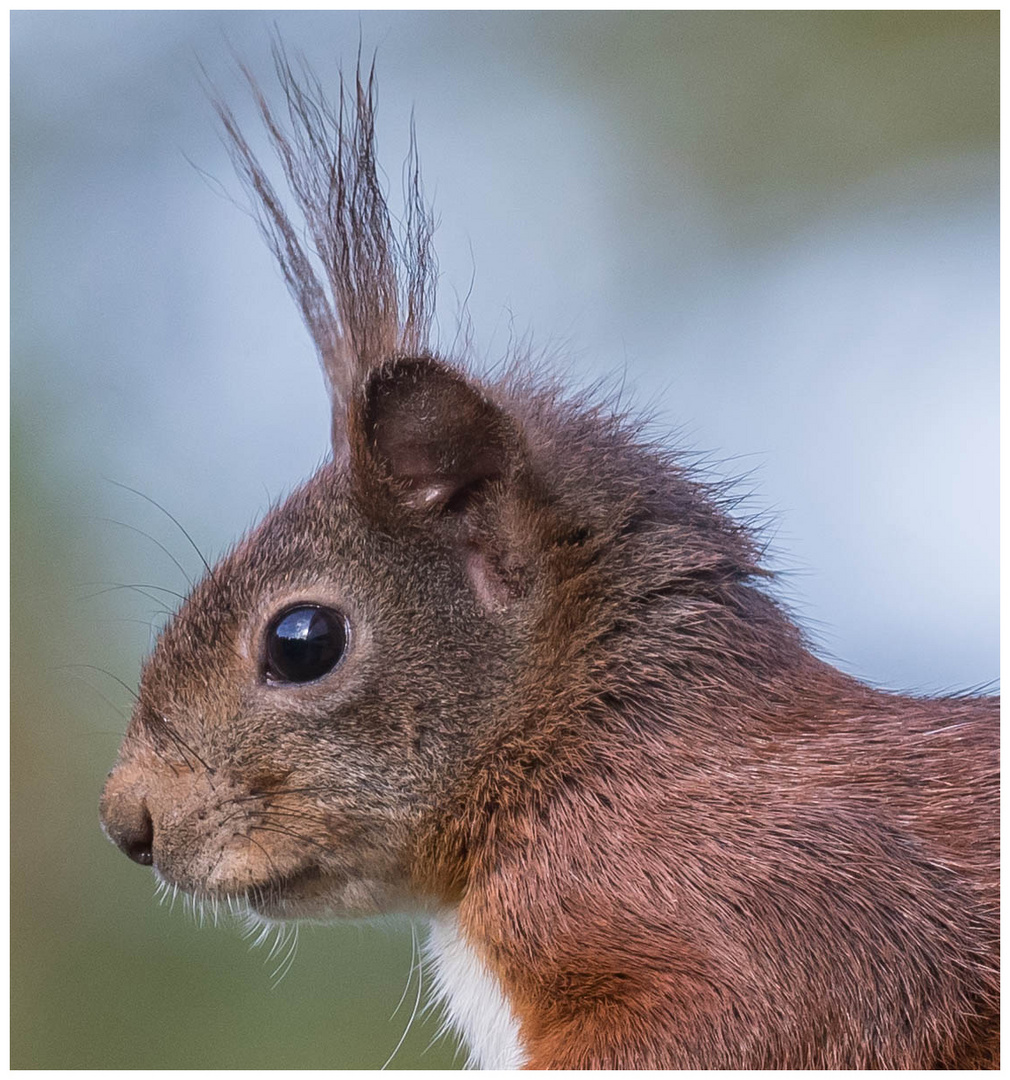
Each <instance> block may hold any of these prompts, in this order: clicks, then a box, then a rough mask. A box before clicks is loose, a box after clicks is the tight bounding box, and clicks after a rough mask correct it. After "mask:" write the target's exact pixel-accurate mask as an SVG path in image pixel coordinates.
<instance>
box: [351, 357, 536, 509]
mask: <svg viewBox="0 0 1010 1080" xmlns="http://www.w3.org/2000/svg"><path fill="white" fill-rule="evenodd" d="M363 426H364V431H363V435H364V441H365V443H366V447H367V451H368V453H369V456H370V457H371V459H372V461H373V462H374V463H375V464H376V465H377V466H378V468H379V471H380V474H381V475H382V476H383V477H384V478H385V479H387V480H391V481H393V485H394V487H395V489H396V490H397V491H398V493H399V494H400V497H401V501H402V502H404V503H405V504H406V505H408V506H409V507H411V508H413V509H426V508H438V509H441V510H448V511H453V510H461V509H463V508H464V507H465V505H466V504H467V503H468V502H469V500H470V499H471V498H472V497H473V495H474V494H476V493H477V492H478V491H479V490H480V489H481V488H482V487H483V486H484V485H485V484H487V483H489V482H491V481H494V480H497V479H502V478H503V477H505V476H506V474H507V473H508V472H509V471H510V468H511V465H512V462H513V460H514V457H515V454H516V450H517V438H516V434H515V431H514V428H513V426H512V424H511V423H510V422H509V420H508V419H507V417H506V416H505V415H504V414H503V413H502V411H501V410H500V409H499V408H498V407H497V406H496V405H494V404H493V403H492V402H490V401H489V400H488V399H487V398H486V397H485V396H484V395H483V394H482V393H481V392H480V390H479V389H478V388H476V387H475V386H473V385H472V384H471V383H469V382H468V381H467V380H466V379H465V378H464V377H463V376H462V375H461V374H460V373H458V372H457V371H454V370H453V369H452V368H450V367H448V366H447V365H445V364H442V363H441V362H439V361H437V360H432V359H428V358H412V359H402V360H395V361H392V362H390V363H388V364H386V365H384V366H383V367H381V368H379V369H378V370H377V371H376V372H375V373H374V374H373V375H372V377H371V380H370V382H369V384H368V387H367V390H366V397H365V414H364V425H363Z"/></svg>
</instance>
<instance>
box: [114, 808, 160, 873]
mask: <svg viewBox="0 0 1010 1080" xmlns="http://www.w3.org/2000/svg"><path fill="white" fill-rule="evenodd" d="M119 846H120V847H121V848H122V849H123V851H124V852H125V853H126V854H127V855H128V856H129V858H131V859H133V861H134V862H135V863H140V865H141V866H150V865H151V864H152V863H153V862H154V853H153V847H154V823H153V822H152V821H151V815H150V814H149V813H148V812H147V807H145V808H144V816H143V817H142V818H141V820H140V821H138V822H137V823H136V826H135V828H134V829H131V830H130V831H129V832H127V833H125V834H124V835H123V837H122V841H121V843H120V845H119Z"/></svg>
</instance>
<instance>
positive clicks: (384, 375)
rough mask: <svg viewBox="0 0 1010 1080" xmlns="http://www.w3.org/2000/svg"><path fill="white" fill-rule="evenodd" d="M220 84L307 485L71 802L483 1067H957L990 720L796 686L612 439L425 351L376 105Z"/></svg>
mask: <svg viewBox="0 0 1010 1080" xmlns="http://www.w3.org/2000/svg"><path fill="white" fill-rule="evenodd" d="M276 61H277V68H278V73H279V77H280V81H281V85H282V88H283V92H284V97H283V102H284V109H283V113H278V112H277V111H275V110H274V108H273V107H272V106H271V105H270V103H269V102H268V101H267V99H266V97H265V96H264V95H263V94H262V92H261V91H260V90H259V89H258V87H257V85H256V83H255V82H254V81H253V80H250V84H251V85H252V87H253V92H254V94H255V96H256V99H257V103H258V106H259V111H260V114H261V116H262V119H263V121H264V122H265V125H266V129H267V132H268V134H269V137H270V140H271V143H272V146H273V148H274V150H275V151H276V152H277V154H278V156H279V160H280V163H281V166H282V168H283V171H284V173H285V175H286V180H287V182H288V184H289V186H290V188H291V192H292V195H293V198H294V200H295V203H296V204H297V207H298V209H299V211H300V214H301V216H302V219H303V221H301V222H297V223H296V220H295V219H293V218H292V217H291V216H289V214H288V211H287V210H286V209H285V206H284V204H283V201H282V199H281V196H280V195H279V194H278V192H277V191H276V190H275V188H274V186H273V185H272V183H271V181H270V180H269V178H268V176H267V173H266V172H265V170H264V169H263V167H262V166H261V164H260V162H259V161H258V159H257V157H256V156H255V155H254V153H253V151H252V149H251V148H250V146H249V144H248V142H247V141H246V139H245V138H244V136H243V134H242V132H241V131H240V129H239V127H238V125H237V123H236V120H235V118H234V115H233V113H232V112H231V111H230V110H229V108H228V107H227V106H226V105H224V104H222V103H220V102H218V103H217V111H218V115H219V117H220V120H221V123H222V125H223V130H224V133H225V137H226V141H227V143H228V146H229V149H230V152H231V155H232V158H233V161H234V163H235V165H236V166H237V168H238V171H239V174H240V176H241V178H242V180H243V181H244V184H245V186H246V187H247V189H248V190H249V192H250V193H251V195H252V199H253V202H254V205H255V206H256V208H257V211H258V216H259V223H260V225H261V228H262V230H263V232H264V234H265V236H266V238H267V240H268V242H269V244H270V246H271V248H272V250H273V252H274V254H275V255H276V257H277V259H278V261H279V263H280V266H281V269H282V271H283V273H284V277H285V279H286V282H287V285H288V287H289V289H290V291H291V293H292V294H293V296H294V298H295V300H296V301H297V303H298V304H299V306H300V308H301V311H302V314H303V316H304V319H305V322H306V324H307V326H308V328H309V330H310V332H311V334H312V337H313V340H314V342H315V344H316V346H317V349H318V352H319V355H320V358H321V362H322V366H323V370H324V373H325V375H326V380H327V384H328V389H329V394H330V397H331V401H332V418H333V422H332V434H331V437H332V450H333V455H332V460H331V461H329V462H328V463H327V464H325V465H324V466H323V467H322V468H321V469H320V470H319V471H318V472H317V473H316V474H315V475H314V476H313V477H312V478H311V479H310V480H308V481H307V482H306V483H304V484H303V485H302V486H301V487H300V488H298V489H297V490H296V491H295V492H294V494H292V495H291V496H290V497H289V498H288V499H287V500H286V501H285V502H283V503H282V504H280V505H277V506H275V507H274V508H273V509H271V510H270V512H269V513H268V514H267V516H266V518H265V519H264V520H263V521H262V523H261V524H260V525H258V526H257V527H256V528H255V529H253V530H252V531H251V532H250V533H249V534H248V535H247V536H246V537H245V538H244V539H242V540H241V541H240V542H239V543H238V544H237V545H236V546H235V547H234V549H233V550H231V551H230V552H229V553H228V554H227V555H225V557H224V558H223V559H221V561H220V562H219V563H218V564H217V565H216V566H214V567H213V568H209V569H208V572H207V574H206V576H205V577H204V579H203V580H202V581H200V582H199V583H198V584H197V585H196V587H195V588H194V589H193V591H192V594H191V595H190V596H189V598H188V599H187V600H186V602H185V603H184V605H183V606H182V608H181V610H180V611H179V612H178V613H177V614H176V615H175V617H174V618H173V619H172V620H171V622H170V623H169V625H168V626H167V627H166V628H165V629H164V631H163V632H162V634H161V635H160V637H159V639H158V642H157V645H156V647H155V649H154V652H153V654H152V655H151V656H150V657H149V658H148V660H147V661H146V663H145V665H144V669H143V673H142V677H141V682H140V691H139V697H138V700H137V704H136V707H135V709H134V712H133V715H132V718H131V720H130V723H129V726H128V728H127V731H126V735H125V738H124V741H123V744H122V747H121V749H120V752H119V757H118V760H117V762H116V765H115V767H114V769H113V770H112V772H111V773H110V775H109V778H108V781H107V783H106V785H105V790H104V793H103V795H102V801H101V818H102V826H103V828H104V830H105V832H106V833H107V835H108V836H109V838H110V839H111V840H113V841H114V842H115V843H116V844H117V845H118V846H119V847H120V848H121V849H122V850H123V851H124V852H125V853H126V854H127V855H128V856H129V857H130V858H131V859H133V860H134V861H135V862H138V863H140V864H141V865H144V866H151V867H153V869H154V872H155V874H156V875H157V877H158V878H159V880H161V881H162V882H166V883H168V884H169V885H171V886H174V887H177V888H179V889H182V890H185V891H186V892H188V893H190V894H191V895H192V896H194V897H196V898H198V899H201V900H210V901H214V900H226V901H228V902H229V904H230V905H231V906H232V907H237V908H241V909H242V910H245V911H247V912H249V913H251V914H252V915H253V916H254V917H255V918H259V919H261V920H263V921H265V922H270V921H273V920H297V919H313V920H326V919H334V918H339V917H342V916H362V915H365V916H367V915H373V914H376V913H381V912H391V911H392V912H396V911H402V912H407V913H409V914H411V915H412V916H414V917H416V918H421V919H427V920H428V921H429V922H430V924H431V937H430V942H429V950H430V954H431V956H432V957H433V960H434V964H435V968H436V973H435V982H436V985H437V987H438V989H439V992H440V993H441V994H442V996H443V997H444V1000H445V1008H446V1011H447V1015H448V1018H449V1019H450V1021H451V1022H452V1023H454V1024H455V1025H456V1026H457V1027H458V1028H459V1030H460V1033H461V1035H462V1036H463V1038H464V1040H465V1041H466V1042H467V1044H468V1046H469V1048H470V1052H471V1061H472V1062H473V1063H474V1064H478V1065H481V1066H484V1067H491V1068H518V1067H528V1068H570V1069H581V1068H603V1067H607V1068H640V1069H655V1068H780V1069H802V1068H890V1069H909V1068H935V1067H946V1068H982V1067H987V1068H994V1067H996V1066H998V1063H999V1019H998V1016H999V940H998V930H999V884H998V878H999V831H998V795H999V777H998V768H999V765H998V751H999V736H998V718H999V700H998V698H995V697H969V696H956V697H949V698H915V697H910V696H904V695H897V694H891V693H884V692H881V691H878V690H875V689H871V688H869V687H867V686H865V685H863V684H861V683H859V682H857V681H856V680H855V679H853V678H851V677H849V676H847V675H845V674H843V673H841V672H840V671H838V670H836V669H835V668H833V667H831V666H829V665H828V664H826V663H824V662H822V661H821V660H820V659H818V658H817V657H816V656H814V655H813V654H812V653H811V652H810V650H809V649H808V647H807V646H806V644H805V642H804V638H803V635H802V633H801V632H800V630H799V629H798V628H797V626H796V625H795V624H794V622H793V621H792V620H791V619H790V617H789V616H788V615H787V613H786V612H785V611H784V610H783V608H782V607H781V606H780V605H779V604H778V603H777V602H776V601H775V600H774V599H773V598H772V597H771V596H770V595H769V593H768V591H767V589H766V587H765V582H766V580H767V576H768V575H767V573H766V571H764V570H763V569H762V567H761V565H760V560H759V551H758V544H757V541H756V540H755V538H754V537H753V536H752V535H751V533H750V532H749V530H748V529H747V528H746V527H744V526H743V525H741V524H740V523H738V522H736V521H735V520H734V519H733V518H732V517H731V516H730V514H729V513H728V510H727V509H726V507H725V505H724V503H723V502H722V501H721V499H720V496H719V494H718V492H716V491H714V490H713V489H712V488H711V487H709V486H706V485H705V484H704V483H702V482H700V481H699V479H698V478H697V477H695V476H693V475H692V473H691V471H690V469H689V468H688V467H687V466H686V465H685V463H684V462H683V460H681V459H680V458H678V456H677V455H676V454H675V453H674V452H672V451H670V450H669V449H667V448H665V447H664V446H662V445H657V444H656V443H653V442H647V441H644V440H643V438H642V436H641V430H640V426H638V425H636V422H635V420H634V418H631V417H627V416H624V415H619V414H617V413H615V411H614V409H613V408H611V407H610V406H609V405H608V404H607V403H600V402H594V401H592V400H588V399H587V398H586V397H585V396H576V395H571V394H566V393H565V392H564V390H563V389H562V388H560V387H558V386H557V385H554V384H553V383H552V382H551V381H550V380H548V379H546V378H544V377H543V376H542V375H538V374H537V373H536V372H533V371H531V370H530V369H529V368H528V367H527V366H524V365H523V364H522V363H520V362H516V363H515V364H513V365H512V366H511V367H510V368H509V370H507V371H506V372H505V373H504V374H500V375H498V376H497V377H495V378H488V377H479V376H478V375H477V374H475V373H474V371H473V370H471V369H470V367H468V365H467V362H466V357H460V356H454V355H453V356H450V355H444V354H440V353H439V352H438V351H437V350H436V348H435V346H434V344H433V343H432V340H431V334H430V326H431V322H432V310H433V303H434V288H435V261H434V256H433V254H432V249H431V234H432V230H433V219H432V216H431V212H430V210H429V208H428V206H427V204H426V203H425V201H424V198H423V194H422V190H421V183H420V177H419V171H418V164H417V156H416V153H415V152H414V149H413V146H412V150H411V159H410V167H409V170H408V182H407V213H406V215H405V219H404V221H403V222H402V224H401V225H399V226H394V224H393V221H392V219H391V215H390V213H389V211H388V209H387V205H386V201H385V197H384V194H383V191H382V188H381V186H380V183H379V180H378V174H377V168H376V158H375V146H374V106H375V97H374V85H373V80H372V75H371V74H367V75H366V76H364V77H363V76H362V75H361V74H360V73H359V75H358V77H357V79H356V81H355V84H354V86H353V87H352V88H351V91H350V93H349V94H347V95H345V92H344V89H343V87H341V92H340V96H339V98H338V99H337V101H336V102H335V103H334V102H332V101H330V100H328V99H327V98H326V96H325V95H324V93H323V91H322V89H321V87H320V84H319V83H318V81H317V80H316V79H315V78H314V77H313V76H312V75H311V73H309V72H300V73H296V72H295V71H294V70H293V69H292V67H291V65H290V63H289V62H288V60H287V58H286V56H285V55H284V52H283V50H282V49H279V48H278V50H277V52H276Z"/></svg>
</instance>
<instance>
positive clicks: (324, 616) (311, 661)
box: [265, 605, 347, 683]
mask: <svg viewBox="0 0 1010 1080" xmlns="http://www.w3.org/2000/svg"><path fill="white" fill-rule="evenodd" d="M346 650H347V620H346V619H345V618H344V616H343V615H341V614H340V612H339V611H333V610H332V609H331V608H323V607H309V606H307V605H306V606H303V607H293V608H288V609H287V610H286V611H282V612H281V613H280V614H279V615H278V616H277V617H276V618H275V619H274V621H273V622H272V623H271V624H270V626H269V628H268V630H267V640H266V666H265V674H266V678H267V682H274V683H277V682H286V683H306V682H312V681H313V679H321V678H322V677H323V676H324V675H325V674H327V672H330V671H332V670H333V669H334V668H335V667H336V666H337V664H338V663H339V662H340V658H341V657H342V656H343V655H344V652H345V651H346Z"/></svg>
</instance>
